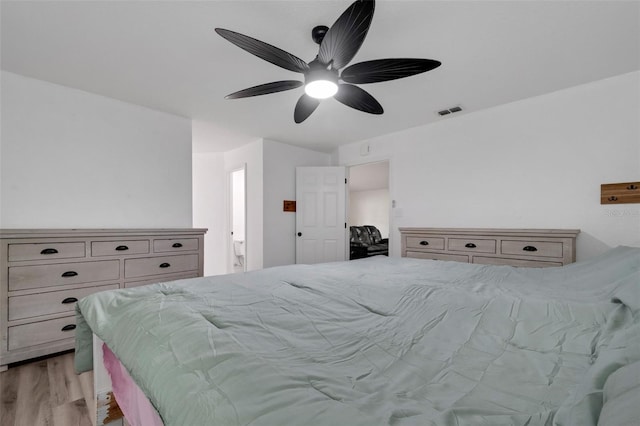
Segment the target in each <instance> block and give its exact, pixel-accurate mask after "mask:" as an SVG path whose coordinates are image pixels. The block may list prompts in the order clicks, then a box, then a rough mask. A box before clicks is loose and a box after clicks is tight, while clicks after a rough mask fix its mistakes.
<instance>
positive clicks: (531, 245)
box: [500, 240, 562, 259]
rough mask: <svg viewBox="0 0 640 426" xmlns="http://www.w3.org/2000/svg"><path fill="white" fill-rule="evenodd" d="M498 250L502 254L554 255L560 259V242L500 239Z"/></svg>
mask: <svg viewBox="0 0 640 426" xmlns="http://www.w3.org/2000/svg"><path fill="white" fill-rule="evenodd" d="M500 252H501V253H502V254H517V255H518V256H536V257H538V256H540V257H556V258H560V259H561V258H562V243H561V242H549V241H515V240H514V241H510V240H502V244H501V247H500Z"/></svg>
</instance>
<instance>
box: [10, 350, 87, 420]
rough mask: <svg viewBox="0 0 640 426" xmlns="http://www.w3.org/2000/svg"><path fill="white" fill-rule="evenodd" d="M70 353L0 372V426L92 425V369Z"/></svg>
mask: <svg viewBox="0 0 640 426" xmlns="http://www.w3.org/2000/svg"><path fill="white" fill-rule="evenodd" d="M73 362H74V354H73V352H70V353H66V354H61V355H57V356H54V357H50V358H46V359H39V360H36V361H33V362H30V363H26V364H22V365H18V366H13V367H11V368H10V369H9V370H7V371H4V372H0V426H94V425H93V417H94V416H93V415H92V414H93V413H95V400H94V398H93V372H91V371H89V372H86V373H83V374H80V375H77V374H76V373H75V371H74V365H73Z"/></svg>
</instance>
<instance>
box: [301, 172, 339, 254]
mask: <svg viewBox="0 0 640 426" xmlns="http://www.w3.org/2000/svg"><path fill="white" fill-rule="evenodd" d="M345 176H346V169H345V168H344V167H296V263H307V264H311V263H322V262H333V261H336V260H346V259H347V258H346V245H347V228H346V226H347V225H346V224H347V222H346V208H345V199H346V187H347V184H346V178H345Z"/></svg>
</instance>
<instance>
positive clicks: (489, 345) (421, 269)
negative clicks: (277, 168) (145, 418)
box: [76, 247, 640, 426]
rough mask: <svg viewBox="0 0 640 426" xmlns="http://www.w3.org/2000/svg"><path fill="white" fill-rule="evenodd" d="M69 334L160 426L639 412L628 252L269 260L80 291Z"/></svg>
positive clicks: (625, 418)
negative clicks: (95, 351) (128, 387)
mask: <svg viewBox="0 0 640 426" xmlns="http://www.w3.org/2000/svg"><path fill="white" fill-rule="evenodd" d="M77 324H78V328H77V344H76V369H77V370H78V371H84V370H88V369H91V368H92V360H91V355H92V348H91V347H92V344H91V342H92V335H95V336H97V337H98V338H99V339H100V340H101V341H104V343H105V345H106V348H105V351H108V352H110V353H112V354H115V358H114V359H116V361H117V363H118V364H119V365H121V366H123V370H124V371H125V373H127V374H128V375H129V376H130V378H131V379H132V380H133V381H134V382H135V384H136V385H137V387H138V388H139V389H140V390H141V391H142V392H143V393H144V396H145V397H146V399H148V401H149V402H150V403H151V405H152V406H153V407H154V409H155V410H157V414H158V417H159V419H161V420H162V422H163V423H164V425H165V426H171V425H190V426H197V425H224V426H227V425H354V426H355V425H458V426H462V425H491V426H499V425H522V426H533V425H581V426H587V425H595V424H601V425H628V424H635V423H634V422H637V419H638V418H640V411H639V408H638V405H639V404H637V401H638V400H639V398H640V388H639V386H640V249H638V248H631V247H617V248H615V249H612V250H610V251H608V252H606V253H605V254H603V255H601V256H599V257H597V258H594V259H591V260H589V261H585V262H579V263H574V264H571V265H568V266H563V267H557V268H546V269H537V268H514V267H511V266H491V265H475V264H464V263H458V262H443V261H434V260H424V259H412V258H389V257H385V256H378V257H372V258H366V259H359V260H355V261H351V262H335V263H328V264H320V265H292V266H285V267H276V268H269V269H265V270H261V271H255V272H248V273H242V274H233V275H226V276H213V277H204V278H195V279H190V280H182V281H176V282H170V283H163V284H154V285H149V286H144V287H138V288H132V289H122V290H115V291H107V292H101V293H97V294H93V295H91V296H89V297H87V298H85V299H82V300H80V301H79V302H78V305H77ZM117 397H118V395H117V394H116V398H117ZM126 414H127V413H126V412H125V415H126ZM598 422H599V423H598ZM134 424H135V423H134Z"/></svg>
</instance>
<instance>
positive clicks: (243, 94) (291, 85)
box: [224, 80, 303, 99]
mask: <svg viewBox="0 0 640 426" xmlns="http://www.w3.org/2000/svg"><path fill="white" fill-rule="evenodd" d="M302 84H303V83H302V82H301V81H296V80H284V81H274V82H273V83H266V84H261V85H259V86H253V87H249V88H248V89H244V90H239V91H237V92H233V93H232V94H230V95H227V96H225V97H224V98H225V99H240V98H248V97H251V96H260V95H268V94H269V93H276V92H283V91H285V90H291V89H295V88H297V87H300V86H302Z"/></svg>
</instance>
